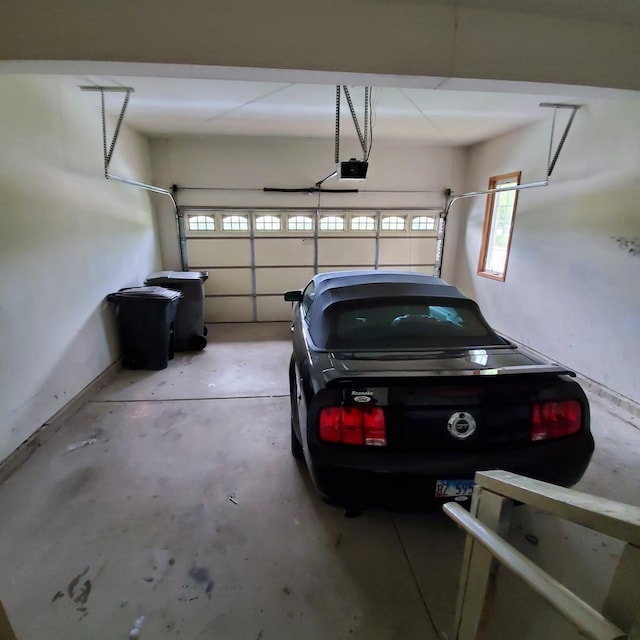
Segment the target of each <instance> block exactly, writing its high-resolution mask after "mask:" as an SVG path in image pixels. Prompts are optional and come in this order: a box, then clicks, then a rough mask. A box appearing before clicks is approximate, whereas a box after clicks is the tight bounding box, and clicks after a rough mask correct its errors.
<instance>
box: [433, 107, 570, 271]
mask: <svg viewBox="0 0 640 640" xmlns="http://www.w3.org/2000/svg"><path fill="white" fill-rule="evenodd" d="M540 106H541V107H546V108H551V109H553V121H552V123H551V135H550V137H549V155H548V158H547V176H546V180H540V181H539V182H529V183H528V184H519V185H516V186H513V187H505V188H501V189H486V190H484V191H470V192H468V193H461V194H460V195H457V196H449V200H448V201H447V206H446V207H445V210H444V213H443V214H442V216H441V223H442V225H441V232H440V234H439V236H440V237H439V240H438V245H439V249H440V252H439V258H438V259H437V260H436V265H435V267H434V275H437V276H439V275H440V272H441V270H442V262H443V258H444V238H445V234H446V228H447V216H448V215H449V210H450V209H451V205H452V204H453V203H454V202H457V201H458V200H462V199H463V198H473V197H476V196H484V195H489V194H491V193H497V192H498V191H522V190H523V189H533V188H535V187H548V186H549V178H550V177H551V174H552V173H553V169H554V168H555V166H556V162H557V161H558V158H559V157H560V152H561V151H562V147H563V146H564V143H565V141H566V139H567V136H568V135H569V129H571V125H572V124H573V120H574V118H575V116H576V113H577V111H578V109H580V108H581V107H582V105H580V104H566V103H564V102H541V103H540ZM558 109H570V110H571V115H570V116H569V120H568V122H567V124H566V126H565V128H564V131H563V132H562V136H561V137H560V142H559V143H558V147H557V148H556V150H555V153H554V152H553V134H554V130H555V124H556V113H557V111H558ZM552 155H553V158H552Z"/></svg>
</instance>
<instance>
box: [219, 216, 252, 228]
mask: <svg viewBox="0 0 640 640" xmlns="http://www.w3.org/2000/svg"><path fill="white" fill-rule="evenodd" d="M222 229H223V231H249V218H247V216H235V215H234V216H223V217H222Z"/></svg>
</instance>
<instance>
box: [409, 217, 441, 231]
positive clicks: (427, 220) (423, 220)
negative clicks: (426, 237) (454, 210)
mask: <svg viewBox="0 0 640 640" xmlns="http://www.w3.org/2000/svg"><path fill="white" fill-rule="evenodd" d="M435 229H436V219H435V218H432V217H431V216H414V217H413V218H412V219H411V231H435Z"/></svg>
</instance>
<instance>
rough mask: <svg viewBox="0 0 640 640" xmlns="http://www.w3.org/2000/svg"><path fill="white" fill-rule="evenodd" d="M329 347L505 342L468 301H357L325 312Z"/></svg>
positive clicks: (397, 347)
mask: <svg viewBox="0 0 640 640" xmlns="http://www.w3.org/2000/svg"><path fill="white" fill-rule="evenodd" d="M330 314H331V319H330V330H329V336H328V338H329V340H328V342H329V345H330V347H331V348H340V349H373V350H375V349H420V348H437V347H467V346H488V345H499V344H505V341H504V340H503V339H502V338H500V337H499V336H498V335H496V334H495V333H494V332H493V331H492V330H491V328H490V327H489V326H488V325H487V323H486V322H485V320H484V319H483V318H482V316H481V315H480V314H479V313H478V310H477V308H475V306H474V305H467V304H464V303H458V302H456V301H451V302H448V303H446V304H437V305H434V304H426V303H424V302H412V303H409V304H406V303H402V304H397V303H389V302H384V301H383V302H371V301H357V303H356V304H354V302H349V303H348V304H344V305H336V306H335V307H334V308H333V309H332V310H331V311H330Z"/></svg>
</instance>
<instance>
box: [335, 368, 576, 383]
mask: <svg viewBox="0 0 640 640" xmlns="http://www.w3.org/2000/svg"><path fill="white" fill-rule="evenodd" d="M544 374H547V375H548V374H553V375H557V376H561V375H567V376H571V377H572V378H575V377H576V373H575V371H571V369H566V368H564V367H559V366H554V365H545V364H540V365H538V364H534V365H522V366H513V367H497V368H493V369H465V370H461V371H453V370H446V369H436V370H425V371H350V372H339V371H336V370H335V369H333V368H332V369H325V370H324V371H323V372H322V376H323V378H324V381H325V384H329V383H332V382H337V381H339V380H345V381H347V380H357V379H361V378H407V379H414V378H471V377H490V376H513V375H544Z"/></svg>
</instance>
